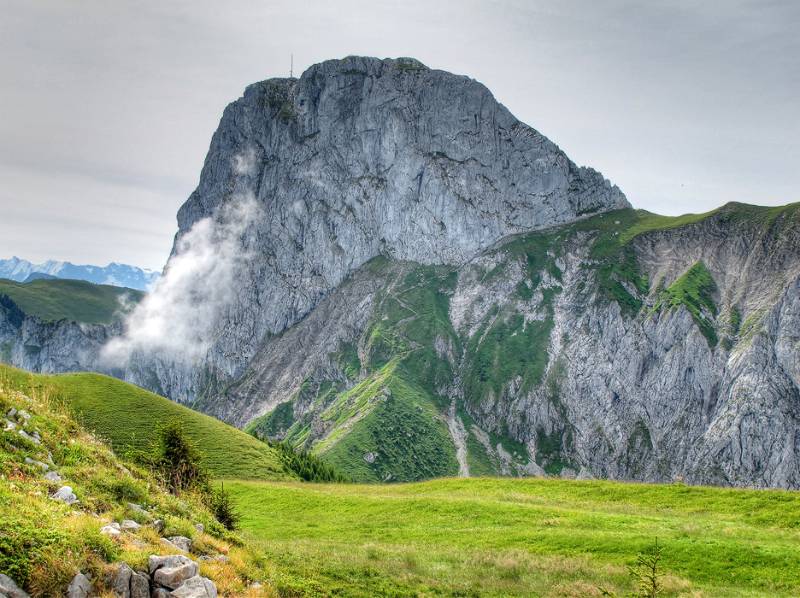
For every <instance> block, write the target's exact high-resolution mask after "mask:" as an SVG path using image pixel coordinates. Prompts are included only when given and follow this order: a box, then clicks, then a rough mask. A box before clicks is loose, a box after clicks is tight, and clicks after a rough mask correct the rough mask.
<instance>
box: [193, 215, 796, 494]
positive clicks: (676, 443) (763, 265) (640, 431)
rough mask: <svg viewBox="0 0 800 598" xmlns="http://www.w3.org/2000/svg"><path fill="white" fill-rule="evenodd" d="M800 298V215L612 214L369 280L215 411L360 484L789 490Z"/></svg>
mask: <svg viewBox="0 0 800 598" xmlns="http://www.w3.org/2000/svg"><path fill="white" fill-rule="evenodd" d="M799 285H800V211H798V209H797V207H796V206H789V207H787V208H775V209H766V208H764V209H761V208H753V207H750V206H742V205H729V206H726V207H724V208H722V209H720V210H718V211H716V212H714V213H711V214H708V215H702V216H693V217H683V218H665V217H660V216H655V215H652V214H647V213H646V212H636V211H633V210H622V211H617V212H612V213H610V214H608V215H604V216H597V217H594V218H592V219H589V220H586V221H582V222H578V223H575V224H570V225H566V226H562V227H556V228H553V229H548V230H546V231H543V232H538V233H530V234H527V235H521V236H516V237H512V238H510V239H507V240H504V241H503V242H502V243H501V244H500V245H499V246H498V247H493V248H491V249H489V250H487V251H485V252H483V253H481V254H480V255H478V256H476V257H475V258H474V259H473V260H471V261H470V262H468V263H467V264H465V265H462V266H458V267H450V266H438V267H431V266H424V265H420V264H415V263H409V262H377V263H376V262H373V263H370V264H368V266H367V267H365V268H362V269H361V270H359V272H358V273H356V274H355V275H353V276H351V277H350V278H349V279H348V280H347V281H346V282H345V283H344V284H343V285H341V286H340V287H339V288H338V289H337V290H336V291H335V292H334V293H333V294H331V295H330V296H329V297H327V298H326V299H325V300H324V301H323V302H322V303H320V305H319V307H318V308H317V310H315V311H314V312H312V314H311V315H310V316H309V317H308V318H306V319H305V320H303V321H301V322H300V323H298V324H297V325H296V326H294V327H292V328H290V329H289V330H288V331H287V332H286V333H284V334H283V335H281V336H279V337H276V338H273V339H270V340H269V341H268V342H267V343H265V345H264V346H263V347H262V348H261V350H260V352H259V354H258V356H257V357H256V359H254V360H253V362H252V364H251V368H250V369H249V370H248V372H247V373H246V374H245V375H244V376H243V377H242V379H241V381H240V383H239V384H237V385H235V386H233V387H232V388H230V389H228V392H227V396H225V397H224V399H219V400H218V401H216V402H214V403H211V404H209V405H207V407H208V408H209V409H211V410H213V411H214V412H216V413H218V414H219V415H221V416H222V417H225V418H228V419H230V420H232V421H235V422H237V423H239V424H245V423H246V422H250V427H251V429H252V430H253V431H254V432H256V433H257V434H260V435H261V436H264V437H272V438H286V439H288V440H289V441H291V442H294V443H295V444H299V445H303V446H306V447H310V448H313V449H315V450H317V451H318V452H320V453H321V454H323V455H325V456H326V458H328V459H329V460H331V461H332V462H334V463H336V464H337V465H339V466H340V467H341V468H343V469H345V470H346V471H348V472H349V473H350V474H351V475H353V476H355V477H357V478H359V479H365V480H385V479H413V478H415V477H425V476H427V475H453V474H455V473H457V472H460V473H461V474H462V475H469V474H471V475H481V474H512V475H527V474H536V473H538V474H541V473H544V472H546V473H548V474H554V475H566V476H576V475H578V476H595V477H608V478H615V479H636V480H649V481H672V480H676V479H683V480H685V481H687V482H690V483H713V484H726V485H739V486H758V487H788V488H797V487H798V486H800V460H798V454H800V452H799V451H798V449H800V391H798V388H800V386H798V383H800V371H799V370H798V350H797V343H798V332H797V331H798V330H800V328H799V327H798V324H799V322H798V320H797V318H798V313H800V312H798V306H799V305H800V303H799V302H800V286H799ZM354 305H358V309H357V310H354V309H353V306H354ZM301 339H305V340H307V341H309V342H307V343H305V344H304V343H303V341H302V340H301ZM317 339H325V340H324V342H318V340H317ZM297 346H300V347H302V349H301V352H302V354H303V356H304V357H305V359H303V360H302V361H301V360H298V359H296V358H293V357H290V355H292V353H293V350H294V347H297ZM281 355H286V356H287V357H285V358H281V357H280V356H281ZM421 426H422V427H424V429H425V430H426V433H425V437H424V438H422V437H421V436H420V435H419V434H418V433H417V430H418V429H419V428H420V427H421ZM425 442H428V444H427V445H426V444H425Z"/></svg>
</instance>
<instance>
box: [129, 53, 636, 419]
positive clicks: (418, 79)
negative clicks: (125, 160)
mask: <svg viewBox="0 0 800 598" xmlns="http://www.w3.org/2000/svg"><path fill="white" fill-rule="evenodd" d="M627 206H628V203H627V201H626V199H625V197H624V195H623V194H622V193H621V192H620V191H619V190H618V189H617V188H616V187H614V186H612V185H611V184H610V183H609V182H608V181H607V180H606V179H604V178H603V177H602V175H600V174H599V173H597V172H595V171H594V170H591V169H588V168H579V167H577V166H576V165H575V164H573V163H572V162H571V161H570V160H569V158H567V156H566V155H565V154H564V153H563V152H562V151H561V150H560V149H559V148H558V147H557V146H556V145H555V144H554V143H552V142H551V141H549V140H548V139H546V138H545V137H544V136H542V135H541V134H540V133H538V132H537V131H535V130H534V129H532V128H531V127H529V126H527V125H525V124H523V123H521V122H520V121H518V120H517V119H516V118H514V116H512V115H511V113H510V112H509V111H508V110H507V109H506V108H505V107H503V106H502V105H501V104H499V103H498V102H497V101H496V100H495V99H494V97H493V96H492V94H491V93H490V92H489V90H488V89H486V87H484V86H483V85H481V84H480V83H478V82H476V81H474V80H472V79H469V78H468V77H463V76H457V75H453V74H450V73H446V72H443V71H438V70H432V69H429V68H428V67H426V66H424V65H423V64H421V63H420V62H418V61H416V60H413V59H407V58H401V59H397V60H393V59H386V60H379V59H377V58H364V57H349V58H345V59H343V60H331V61H327V62H323V63H321V64H317V65H314V66H312V67H310V68H309V69H308V70H307V71H305V72H304V73H303V74H302V76H301V77H300V78H299V79H269V80H267V81H263V82H260V83H256V84H253V85H251V86H249V87H248V88H247V89H246V90H245V92H244V95H243V96H242V97H241V98H239V99H238V100H236V101H235V102H233V103H232V104H230V105H229V106H228V107H227V108H226V109H225V111H224V114H223V116H222V120H221V122H220V125H219V128H218V129H217V131H216V132H215V133H214V136H213V138H212V141H211V147H210V149H209V152H208V155H207V157H206V160H205V164H204V166H203V170H202V172H201V175H200V182H199V185H198V187H197V189H196V190H195V191H194V192H193V193H192V195H191V196H190V197H189V199H188V200H187V202H186V203H185V204H184V205H183V206H182V207H181V208H180V210H179V212H178V226H179V232H178V234H177V236H176V242H175V246H174V248H173V252H172V256H171V259H170V264H169V265H168V266H167V270H169V269H170V267H172V268H173V270H176V271H177V273H176V277H178V276H184V274H183V272H185V270H186V265H187V262H189V263H201V264H207V263H208V262H209V260H208V255H210V254H212V253H213V255H214V262H213V264H208V265H207V266H205V267H203V268H202V269H201V270H200V271H199V272H197V274H196V276H195V280H196V281H197V283H195V284H192V285H191V286H190V287H189V288H187V287H186V285H181V291H180V292H181V293H182V294H183V296H192V297H194V298H195V299H196V300H197V301H196V302H193V303H192V304H191V305H182V307H181V309H180V311H181V312H182V313H183V315H184V317H185V318H191V319H192V322H191V325H189V326H187V329H188V330H187V334H188V335H189V336H188V338H186V339H185V340H186V342H185V343H184V345H185V347H183V346H181V347H176V344H177V343H176V340H177V339H173V341H172V342H171V343H170V346H169V347H168V349H169V350H168V351H165V352H163V354H162V355H160V358H161V363H160V364H159V365H158V366H156V369H158V370H159V371H163V372H167V371H169V372H171V373H170V374H169V375H166V376H162V377H160V379H159V384H160V386H159V387H157V388H156V390H157V391H158V392H159V393H161V394H165V395H166V396H169V397H172V398H175V399H178V400H181V401H185V402H190V403H191V402H194V401H197V400H202V399H205V398H212V397H215V396H218V393H219V391H220V389H221V388H222V387H224V386H225V385H227V384H228V383H230V382H232V381H235V380H236V379H237V378H238V377H239V376H241V375H242V373H244V372H245V371H246V369H247V366H248V364H249V363H250V361H251V360H252V359H253V357H254V356H255V355H256V354H257V352H258V350H259V348H260V347H261V345H262V343H263V341H264V340H265V339H266V338H268V337H271V336H274V335H278V334H280V333H282V332H283V331H284V330H286V329H288V328H289V327H291V326H292V325H294V324H296V323H297V322H299V321H300V320H302V319H303V318H304V317H306V316H307V315H308V314H309V313H310V312H311V311H312V310H313V309H314V308H315V307H316V305H317V304H318V303H319V302H320V300H322V299H323V298H324V297H325V296H326V295H327V294H329V293H330V292H331V291H332V290H333V289H335V288H336V287H337V286H338V285H339V284H340V283H341V282H342V281H343V280H345V278H346V277H347V276H348V275H349V274H350V273H352V272H354V271H355V270H357V269H358V268H359V267H361V266H362V265H364V264H365V263H367V262H368V261H369V260H370V259H372V258H374V257H376V256H379V255H382V256H385V257H387V258H390V259H392V260H412V261H417V262H420V263H425V264H443V263H446V264H463V263H465V262H467V261H468V260H470V259H471V258H472V257H473V256H475V255H476V254H477V253H478V252H479V251H481V250H483V249H486V248H487V247H489V246H491V245H492V244H493V243H495V242H497V241H498V240H499V239H501V238H503V237H505V236H507V235H509V234H514V233H520V232H524V231H527V230H531V229H535V228H542V227H546V226H552V225H555V224H559V223H565V222H569V221H571V220H573V219H575V218H577V217H580V216H586V215H589V214H594V213H599V212H603V211H607V210H610V209H616V208H621V207H627ZM210 248H213V251H212V250H211V249H210ZM176 266H179V267H176ZM175 286H178V285H175ZM220 289H231V291H230V292H226V293H221V292H220ZM197 302H200V305H202V306H203V308H202V309H198V307H197V305H198V303H197ZM212 307H213V309H207V308H212ZM145 309H146V307H145ZM187 312H189V315H187ZM206 312H211V313H206ZM139 326H140V327H145V326H146V324H144V323H139ZM172 334H173V335H174V336H180V332H179V331H177V330H173V332H172ZM136 348H137V347H136V343H134V346H133V350H134V352H135V350H136ZM141 349H142V350H141V351H140V352H138V353H137V355H138V356H137V355H135V356H134V359H133V367H131V368H129V370H128V372H127V373H126V377H127V379H128V380H131V381H134V382H137V383H145V382H146V381H149V382H152V376H151V372H152V370H153V367H151V366H150V365H149V364H148V363H147V362H148V359H149V358H151V357H152V355H153V354H154V350H153V349H154V348H153V346H152V345H151V344H145V345H144V346H142V347H141ZM187 351H192V352H194V353H200V354H199V355H195V356H194V357H196V359H193V360H191V361H190V363H188V364H187V363H186V354H187ZM142 361H144V362H145V366H144V368H140V367H139V364H138V363H137V362H142ZM175 372H180V374H177V375H176V374H175Z"/></svg>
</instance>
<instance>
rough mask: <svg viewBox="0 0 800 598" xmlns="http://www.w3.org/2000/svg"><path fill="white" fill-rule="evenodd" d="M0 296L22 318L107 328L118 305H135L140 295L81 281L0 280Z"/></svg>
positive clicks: (135, 291) (120, 288)
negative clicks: (22, 312) (104, 325)
mask: <svg viewBox="0 0 800 598" xmlns="http://www.w3.org/2000/svg"><path fill="white" fill-rule="evenodd" d="M0 295H8V296H9V297H11V299H12V300H13V301H14V303H16V304H17V305H18V306H19V308H20V309H21V310H22V311H24V312H25V313H26V314H29V315H32V316H36V317H38V318H41V319H42V320H46V321H55V320H62V319H68V320H75V321H77V322H86V323H87V324H107V323H109V322H111V321H112V320H113V319H114V318H115V317H116V316H117V315H118V314H119V313H120V308H121V306H122V303H121V302H122V301H125V302H127V303H136V302H138V301H139V300H140V299H141V298H142V297H143V296H144V293H142V292H141V291H137V290H134V289H127V288H122V287H114V286H109V285H100V284H92V283H90V282H85V281H82V280H49V279H47V280H34V281H31V282H28V283H25V284H23V283H20V282H13V281H11V280H4V279H0Z"/></svg>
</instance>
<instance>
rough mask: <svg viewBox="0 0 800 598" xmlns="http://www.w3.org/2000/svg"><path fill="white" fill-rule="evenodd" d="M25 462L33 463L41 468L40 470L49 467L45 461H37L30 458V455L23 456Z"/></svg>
mask: <svg viewBox="0 0 800 598" xmlns="http://www.w3.org/2000/svg"><path fill="white" fill-rule="evenodd" d="M25 464H26V465H34V466H36V467H38V468H39V469H41V470H42V471H47V470H48V469H50V466H49V465H48V464H47V463H42V462H41V461H37V460H36V459H31V458H30V457H25Z"/></svg>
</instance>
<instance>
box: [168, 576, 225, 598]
mask: <svg viewBox="0 0 800 598" xmlns="http://www.w3.org/2000/svg"><path fill="white" fill-rule="evenodd" d="M172 596H175V598H217V587H216V586H215V585H214V582H212V581H211V580H210V579H208V578H207V577H201V576H200V575H195V576H194V577H191V578H189V579H187V580H186V581H185V582H183V584H181V586H180V587H178V588H176V589H174V590H173V591H172Z"/></svg>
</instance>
